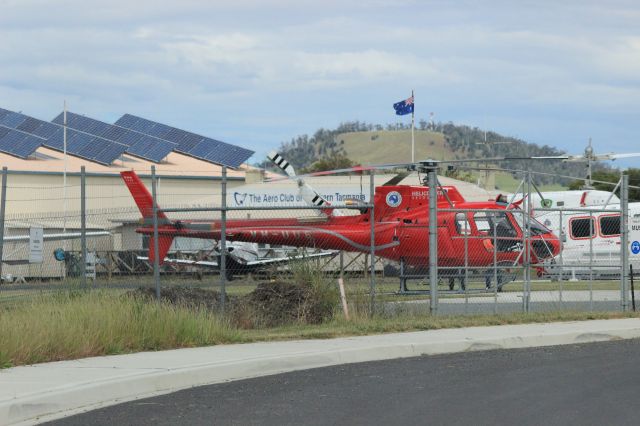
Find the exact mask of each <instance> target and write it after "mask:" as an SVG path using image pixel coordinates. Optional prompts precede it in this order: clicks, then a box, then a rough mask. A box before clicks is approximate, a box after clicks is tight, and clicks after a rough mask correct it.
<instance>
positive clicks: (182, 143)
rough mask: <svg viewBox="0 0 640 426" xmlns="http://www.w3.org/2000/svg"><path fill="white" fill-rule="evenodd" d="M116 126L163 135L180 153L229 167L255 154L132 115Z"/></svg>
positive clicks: (122, 118)
mask: <svg viewBox="0 0 640 426" xmlns="http://www.w3.org/2000/svg"><path fill="white" fill-rule="evenodd" d="M115 124H116V125H118V126H121V127H126V128H129V129H131V130H135V131H137V132H141V133H146V134H149V135H156V136H159V135H161V134H162V135H163V136H162V139H165V140H167V141H170V142H174V143H176V144H177V146H176V148H175V150H176V151H178V152H181V153H184V154H188V155H191V156H193V157H196V158H199V159H201V160H205V161H208V162H211V163H216V164H222V165H225V166H229V167H239V166H240V165H241V164H242V163H244V162H246V161H247V160H248V159H249V157H251V156H252V155H253V153H254V151H251V150H249V149H245V148H242V147H239V146H236V145H231V144H228V143H226V142H221V141H218V140H215V139H212V138H207V137H204V136H200V135H196V134H194V133H191V132H187V131H185V130H181V129H178V128H175V127H170V126H167V125H165V124H162V123H156V122H154V121H151V120H147V119H145V118H141V117H136V116H135V115H131V114H125V115H123V116H122V117H120V118H119V119H118V121H116V123H115Z"/></svg>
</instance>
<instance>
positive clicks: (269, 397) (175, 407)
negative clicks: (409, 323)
mask: <svg viewBox="0 0 640 426" xmlns="http://www.w3.org/2000/svg"><path fill="white" fill-rule="evenodd" d="M639 399H640V340H627V341H618V342H607V343H591V344H585V345H572V346H557V347H546V348H531V349H522V350H509V351H485V352H472V353H459V354H452V355H441V356H432V357H419V358H410V359H400V360H392V361H381V362H368V363H361V364H350V365H343V366H337V367H328V368H318V369H313V370H306V371H301V372H294V373H287V374H280V375H276V376H268V377H262V378H257V379H250V380H242V381H237V382H230V383H225V384H218V385H211V386H203V387H199V388H193V389H189V390H184V391H180V392H176V393H173V394H168V395H163V396H159V397H155V398H148V399H144V400H138V401H133V402H128V403H124V404H120V405H116V406H112V407H107V408H104V409H100V410H96V411H92V412H88V413H84V414H80V415H76V416H74V417H69V418H66V419H61V420H58V421H55V422H51V423H48V424H51V425H83V426H85V425H113V424H118V425H251V424H260V425H300V424H306V425H335V424H338V425H343V424H344V425H393V424H429V425H440V424H447V425H471V424H473V425H496V424H518V425H567V424H576V425H603V424H616V425H626V424H628V425H631V424H639V423H640V411H639V410H638V404H637V403H638V400H639Z"/></svg>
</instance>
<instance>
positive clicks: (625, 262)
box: [620, 175, 629, 311]
mask: <svg viewBox="0 0 640 426" xmlns="http://www.w3.org/2000/svg"><path fill="white" fill-rule="evenodd" d="M621 179H622V185H621V186H620V250H621V251H622V253H621V255H622V273H621V275H620V302H621V304H622V310H623V311H627V310H628V309H629V301H628V298H627V297H628V296H627V290H628V288H629V276H628V272H629V175H622V178H621Z"/></svg>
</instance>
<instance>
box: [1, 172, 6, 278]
mask: <svg viewBox="0 0 640 426" xmlns="http://www.w3.org/2000/svg"><path fill="white" fill-rule="evenodd" d="M6 205H7V167H6V166H5V167H3V168H2V196H0V284H2V256H3V254H4V250H3V249H4V214H5V207H6Z"/></svg>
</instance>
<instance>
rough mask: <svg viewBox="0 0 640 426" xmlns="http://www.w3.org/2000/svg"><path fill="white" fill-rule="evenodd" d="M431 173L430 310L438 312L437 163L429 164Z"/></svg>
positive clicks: (432, 312) (428, 171) (433, 312)
mask: <svg viewBox="0 0 640 426" xmlns="http://www.w3.org/2000/svg"><path fill="white" fill-rule="evenodd" d="M427 167H428V169H427V173H428V174H429V289H430V291H429V294H430V295H429V302H430V303H429V310H430V311H431V315H436V314H437V313H438V177H437V174H436V173H437V170H438V168H437V166H436V163H435V162H434V163H429V164H428V165H427Z"/></svg>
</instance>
